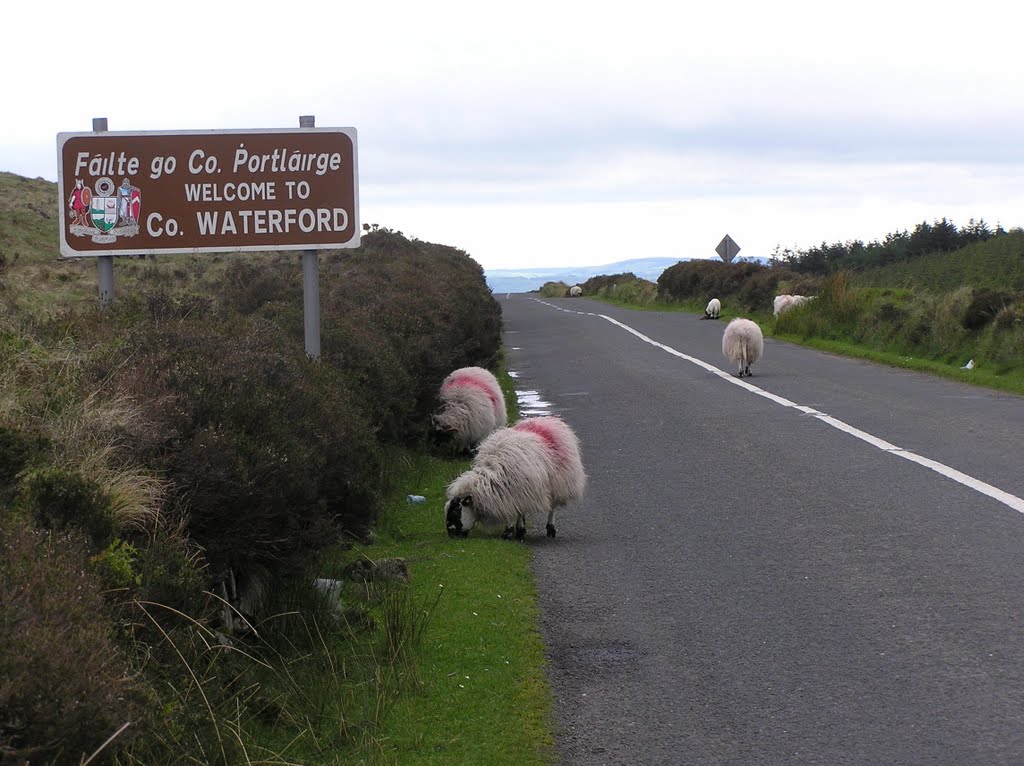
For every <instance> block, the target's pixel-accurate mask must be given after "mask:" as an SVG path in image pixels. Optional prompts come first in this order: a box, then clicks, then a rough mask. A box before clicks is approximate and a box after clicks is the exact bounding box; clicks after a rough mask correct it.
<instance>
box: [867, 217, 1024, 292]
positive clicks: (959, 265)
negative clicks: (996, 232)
mask: <svg viewBox="0 0 1024 766" xmlns="http://www.w3.org/2000/svg"><path fill="white" fill-rule="evenodd" d="M856 283H857V284H858V285H861V286H871V287H889V286H893V287H913V288H916V289H924V290H930V291H932V292H946V291H953V290H956V289H957V288H959V287H963V286H964V285H969V286H971V287H990V288H998V289H1010V290H1017V291H1024V231H1021V230H1019V229H1016V230H1013V231H1010V232H1008V233H1007V234H1005V235H1002V236H999V237H994V238H992V239H990V240H986V241H985V242H977V243H975V244H973V245H968V246H967V247H964V248H961V249H960V250H956V251H954V252H951V253H936V254H935V255H926V256H922V257H919V258H914V259H911V260H909V261H903V262H901V263H892V264H889V265H887V266H882V267H879V268H876V269H867V270H865V271H862V272H859V273H858V274H857V277H856Z"/></svg>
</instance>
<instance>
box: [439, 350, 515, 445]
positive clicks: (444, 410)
mask: <svg viewBox="0 0 1024 766" xmlns="http://www.w3.org/2000/svg"><path fill="white" fill-rule="evenodd" d="M438 399H439V400H440V401H441V407H440V411H439V412H437V413H436V414H435V415H434V416H433V423H434V428H435V429H436V430H437V431H440V432H441V433H443V434H445V435H447V436H448V437H450V438H451V440H452V443H453V444H454V445H455V447H456V449H459V450H462V451H468V450H471V449H472V448H473V447H475V446H476V445H477V444H479V443H480V442H481V441H483V440H484V439H485V438H486V437H487V436H488V435H490V434H491V432H493V431H494V430H495V429H498V428H504V427H505V424H506V423H507V422H508V414H507V412H506V410H505V397H504V395H503V394H502V392H501V386H499V385H498V380H497V378H495V377H494V375H492V374H491V373H490V372H489V371H487V370H485V369H484V368H482V367H461V368H459V369H458V370H455V371H454V372H452V373H450V374H449V375H448V377H446V378H445V379H444V381H443V382H442V383H441V389H440V391H439V392H438Z"/></svg>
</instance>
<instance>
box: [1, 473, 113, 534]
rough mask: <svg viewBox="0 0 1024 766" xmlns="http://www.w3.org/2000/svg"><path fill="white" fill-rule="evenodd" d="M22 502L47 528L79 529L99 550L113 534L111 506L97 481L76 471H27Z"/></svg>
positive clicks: (23, 483) (23, 484)
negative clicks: (109, 511)
mask: <svg viewBox="0 0 1024 766" xmlns="http://www.w3.org/2000/svg"><path fill="white" fill-rule="evenodd" d="M20 490H21V492H20V500H21V502H22V503H23V504H24V505H25V507H26V508H28V510H29V511H30V512H31V514H32V516H33V518H34V519H35V520H36V522H37V523H38V524H39V525H40V526H42V527H43V528H44V529H51V530H58V531H60V530H65V529H69V528H73V529H80V530H82V531H84V532H85V533H86V534H88V536H89V538H90V539H91V540H92V542H93V545H94V546H96V547H104V546H105V545H106V544H107V542H108V541H109V540H110V539H111V538H112V537H113V535H114V521H113V519H112V518H111V516H110V514H109V513H108V507H109V503H108V501H107V498H106V497H104V496H103V493H102V492H101V491H100V488H99V486H98V485H97V484H96V482H94V481H92V480H91V479H88V478H87V477H85V476H82V475H81V474H79V473H77V472H76V471H73V470H67V469H62V468H56V467H47V468H40V469H38V470H34V471H30V472H28V473H27V474H26V475H25V477H24V478H23V479H22V481H21V484H20Z"/></svg>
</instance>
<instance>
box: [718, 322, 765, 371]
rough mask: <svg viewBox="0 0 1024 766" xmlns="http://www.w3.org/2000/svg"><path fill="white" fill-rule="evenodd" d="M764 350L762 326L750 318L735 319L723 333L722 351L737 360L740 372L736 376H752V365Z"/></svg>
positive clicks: (726, 356) (729, 358)
mask: <svg viewBox="0 0 1024 766" xmlns="http://www.w3.org/2000/svg"><path fill="white" fill-rule="evenodd" d="M763 352H764V335H763V334H762V333H761V328H760V327H758V326H757V325H756V324H755V323H754V322H751V321H750V320H749V319H740V318H738V317H737V318H736V319H733V320H732V321H731V322H729V324H728V325H727V326H726V328H725V332H724V333H723V334H722V353H723V354H725V358H726V359H728V360H729V361H731V362H735V363H736V365H737V367H738V369H739V372H737V373H736V376H737V377H739V378H742V377H743V376H744V375H746V376H751V375H753V373H752V372H751V371H750V366H751V365H752V364H754V362H756V361H757V360H758V359H760V358H761V354H762V353H763Z"/></svg>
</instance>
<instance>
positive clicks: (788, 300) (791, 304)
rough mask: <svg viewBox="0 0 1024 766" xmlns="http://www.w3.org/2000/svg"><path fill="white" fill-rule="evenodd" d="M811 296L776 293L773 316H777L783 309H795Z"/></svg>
mask: <svg viewBox="0 0 1024 766" xmlns="http://www.w3.org/2000/svg"><path fill="white" fill-rule="evenodd" d="M810 300H812V298H808V297H807V296H806V295H777V296H775V303H774V307H775V316H776V317H778V316H779V314H781V313H782V312H784V311H789V310H790V309H795V308H796V307H797V306H803V305H804V304H805V303H807V302H808V301H810Z"/></svg>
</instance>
